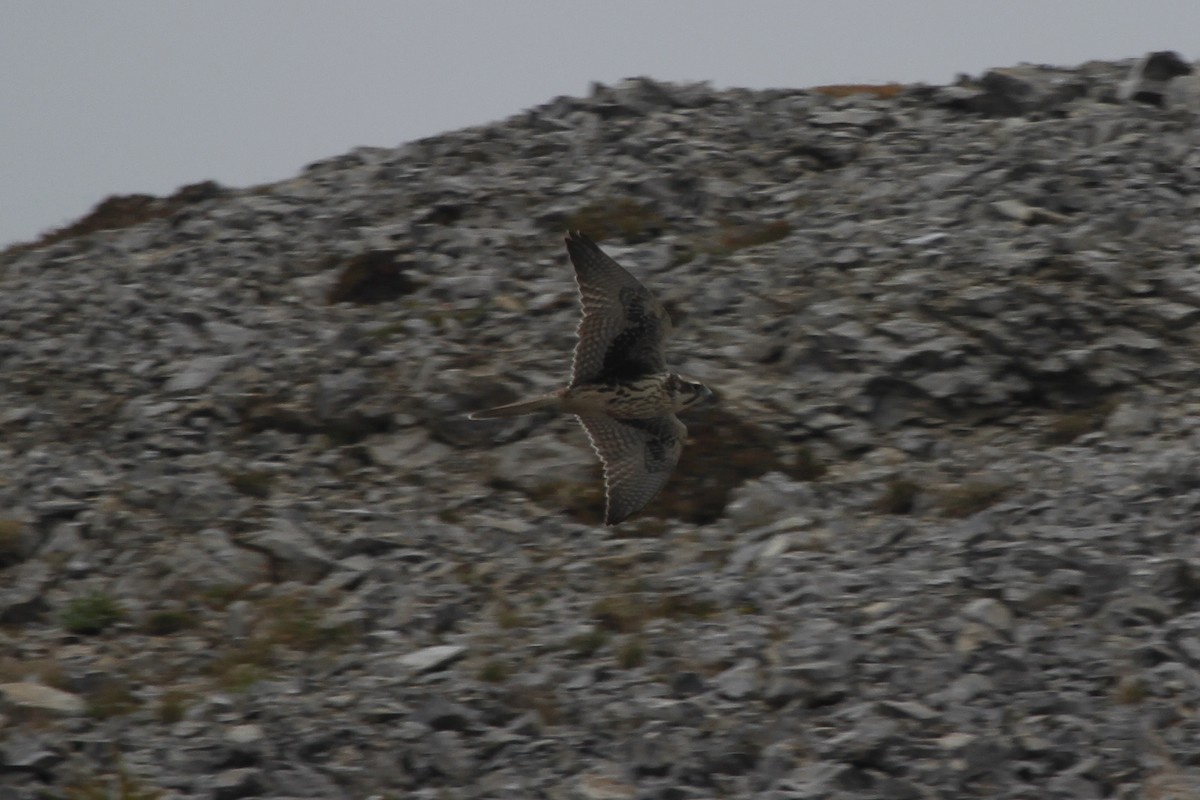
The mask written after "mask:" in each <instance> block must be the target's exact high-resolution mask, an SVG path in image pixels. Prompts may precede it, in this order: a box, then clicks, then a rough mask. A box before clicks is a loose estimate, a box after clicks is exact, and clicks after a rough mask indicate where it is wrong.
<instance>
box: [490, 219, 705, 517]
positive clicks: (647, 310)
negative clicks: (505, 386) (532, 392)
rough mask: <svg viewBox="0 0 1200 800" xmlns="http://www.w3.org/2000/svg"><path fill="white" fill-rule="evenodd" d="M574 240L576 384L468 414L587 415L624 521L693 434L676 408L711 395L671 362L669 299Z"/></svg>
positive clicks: (609, 511) (650, 494)
mask: <svg viewBox="0 0 1200 800" xmlns="http://www.w3.org/2000/svg"><path fill="white" fill-rule="evenodd" d="M566 241H567V255H569V256H570V258H571V264H572V265H574V267H575V281H576V283H577V284H578V285H579V298H580V304H581V305H582V306H583V319H582V320H580V322H579V328H578V330H577V331H576V336H577V337H578V339H579V341H578V342H576V344H575V357H574V361H573V363H572V366H571V382H570V383H569V384H568V385H567V386H566V387H565V388H563V389H559V390H558V391H557V392H554V393H552V394H548V395H545V396H543V397H537V398H534V399H532V400H522V401H520V402H517V403H509V404H508V405H503V406H499V407H497V408H489V409H487V410H485V411H476V412H474V413H472V414H471V415H470V416H471V419H494V418H498V417H516V416H521V415H523V414H533V413H535V412H538V411H553V412H557V413H566V414H574V415H576V416H577V417H579V421H580V423H582V424H583V428H584V430H586V431H587V434H588V438H589V439H591V442H592V448H593V449H595V451H596V454H597V455H598V456H600V461H601V463H602V464H603V465H604V489H605V498H606V503H605V509H604V523H605V524H606V525H616V524H617V523H618V522H621V521H622V520H624V519H627V518H628V517H629V516H631V515H632V514H635V513H637V512H638V511H640V510H641V509H642V508H644V507H645V506H646V504H647V503H649V502H650V501H651V500H652V499H653V498H654V495H656V494H658V491H659V489H661V488H662V487H663V485H664V484H666V482H667V479H668V478H669V477H671V471H672V470H673V469H675V464H676V463H678V461H679V454H680V452H681V451H682V450H683V440H684V438H685V437H686V436H687V428H685V427H684V425H683V423H682V422H680V421H679V419H678V418H677V417H676V416H675V412H677V411H681V410H683V409H685V408H688V407H689V406H693V405H695V404H697V403H699V402H702V401H705V400H709V399H711V398H712V397H713V394H712V392H710V391H709V390H708V387H706V386H705V385H704V384H702V383H693V382H692V381H688V380H685V379H684V378H682V377H680V376H679V375H677V374H675V373H674V372H671V371H669V370H668V369H667V364H666V358H665V356H664V354H663V340H664V339H665V338H666V335H667V332H668V331H669V330H670V329H671V319H670V317H668V316H667V312H666V310H664V309H663V306H662V303H660V302H659V301H658V300H657V299H656V298H655V297H654V295H652V294H651V293H650V291H649V290H648V289H646V287H645V286H642V284H641V283H639V282H638V280H637V278H635V277H633V276H632V275H630V274H629V273H628V272H627V271H626V270H625V269H624V268H623V267H621V265H620V264H618V263H617V262H615V261H613V260H612V259H611V258H609V257H608V256H607V255H605V253H604V251H603V250H601V249H600V248H599V247H598V246H597V245H596V243H595V242H593V241H592V240H591V239H589V238H588V237H587V236H585V235H584V234H583V233H580V232H579V231H574V232H569V233H567V237H566Z"/></svg>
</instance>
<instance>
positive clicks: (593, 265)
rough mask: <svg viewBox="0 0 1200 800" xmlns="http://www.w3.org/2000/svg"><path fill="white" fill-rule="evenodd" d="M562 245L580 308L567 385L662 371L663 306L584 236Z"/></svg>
mask: <svg viewBox="0 0 1200 800" xmlns="http://www.w3.org/2000/svg"><path fill="white" fill-rule="evenodd" d="M566 241H567V254H568V255H569V256H570V257H571V263H572V264H573V265H574V266H575V281H576V283H578V284H579V298H580V303H581V304H582V305H583V319H582V320H581V321H580V322H579V330H578V331H577V332H576V335H577V336H578V337H579V341H578V342H577V343H576V345H575V360H574V363H573V364H572V367H571V385H572V386H579V385H580V384H584V383H618V382H622V381H630V380H633V379H635V378H640V377H642V376H644V375H649V374H654V373H658V372H666V371H667V366H666V361H665V358H664V356H663V339H664V338H666V335H667V331H669V330H670V328H671V320H670V318H669V317H668V316H667V312H666V311H664V310H663V307H662V304H661V303H659V302H658V300H657V299H655V297H654V295H652V294H650V292H649V290H648V289H646V287H645V286H642V284H640V283H639V282H638V280H637V278H635V277H633V276H632V275H630V274H629V273H628V272H626V271H625V269H624V268H623V267H621V265H620V264H618V263H617V262H615V261H613V260H612V259H611V258H609V257H608V256H607V255H605V254H604V251H603V250H601V249H600V248H599V247H598V246H597V245H596V243H595V242H593V241H592V240H591V239H589V238H588V237H587V236H585V235H583V234H582V233H580V232H579V231H574V232H571V233H568V234H567V240H566Z"/></svg>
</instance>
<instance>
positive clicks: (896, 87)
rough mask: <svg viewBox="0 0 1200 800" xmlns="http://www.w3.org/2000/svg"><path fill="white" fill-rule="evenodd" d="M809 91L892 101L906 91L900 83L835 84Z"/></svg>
mask: <svg viewBox="0 0 1200 800" xmlns="http://www.w3.org/2000/svg"><path fill="white" fill-rule="evenodd" d="M809 91H811V92H816V93H817V94H823V95H827V96H829V97H849V96H850V95H854V94H868V95H871V96H872V97H877V98H879V99H880V100H891V99H892V98H893V97H896V96H897V95H898V94H900V93H901V92H902V91H904V85H903V84H899V83H883V84H872V83H835V84H831V85H829V86H814V87H812V88H811V89H810V90H809Z"/></svg>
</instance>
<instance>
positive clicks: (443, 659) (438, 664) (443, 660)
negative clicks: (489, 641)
mask: <svg viewBox="0 0 1200 800" xmlns="http://www.w3.org/2000/svg"><path fill="white" fill-rule="evenodd" d="M466 652H467V648H465V647H463V646H461V645H454V644H443V645H437V646H435V647H426V648H424V649H423V650H417V651H415V652H412V653H408V654H407V655H404V656H401V657H400V658H398V659H397V660H396V663H397V664H399V665H400V666H401V667H403V668H405V669H409V670H412V671H414V672H418V673H420V672H433V671H435V670H440V669H445V668H446V667H448V666H449V665H450V664H452V663H453V662H455V661H457V660H458V659H459V658H461V657H462V656H463V655H465V654H466Z"/></svg>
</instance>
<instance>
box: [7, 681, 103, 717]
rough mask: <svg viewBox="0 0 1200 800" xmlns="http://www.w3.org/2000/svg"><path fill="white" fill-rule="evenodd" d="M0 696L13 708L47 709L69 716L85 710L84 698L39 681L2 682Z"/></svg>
mask: <svg viewBox="0 0 1200 800" xmlns="http://www.w3.org/2000/svg"><path fill="white" fill-rule="evenodd" d="M0 698H2V699H3V701H4V705H5V706H7V707H8V708H9V709H13V710H29V711H46V712H50V713H52V714H60V715H63V716H68V717H72V716H78V715H80V714H82V713H83V712H84V710H85V704H84V701H83V698H81V697H79V696H77V695H74V694H71V693H70V692H64V691H62V690H60V689H53V688H51V687H49V686H42V685H41V684H38V683H0Z"/></svg>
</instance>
